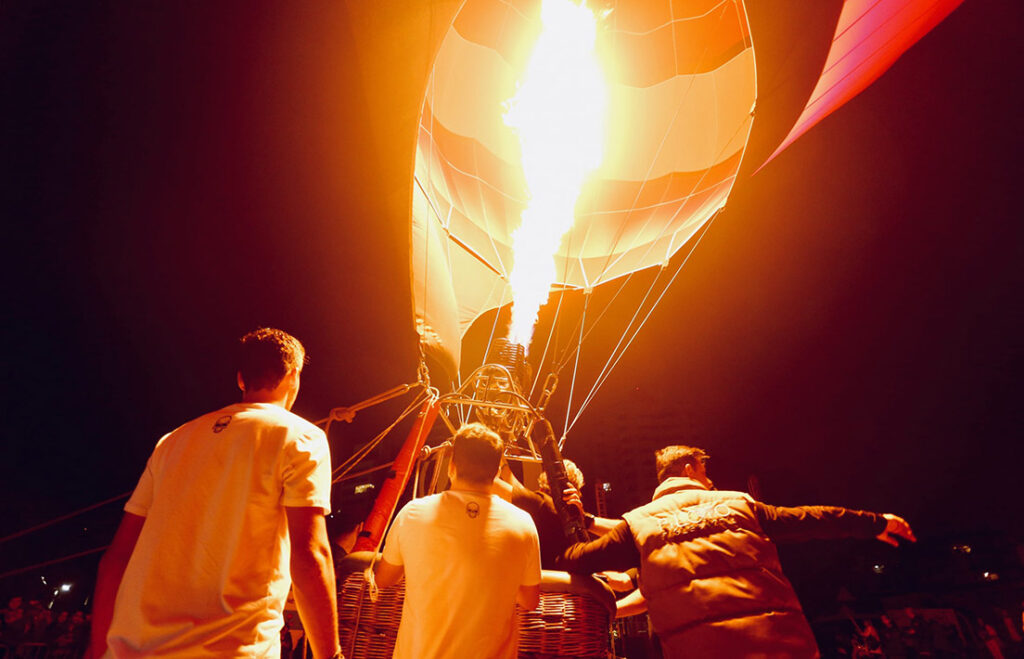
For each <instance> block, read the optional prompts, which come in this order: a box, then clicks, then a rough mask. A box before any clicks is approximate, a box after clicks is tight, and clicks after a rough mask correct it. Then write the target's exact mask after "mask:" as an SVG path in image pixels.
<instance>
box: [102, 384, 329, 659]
mask: <svg viewBox="0 0 1024 659" xmlns="http://www.w3.org/2000/svg"><path fill="white" fill-rule="evenodd" d="M329 492H330V457H329V454H328V448H327V441H326V438H325V437H324V435H323V432H322V431H321V430H319V429H318V428H316V427H315V426H313V425H312V424H310V423H308V422H306V421H304V420H302V419H301V418H299V417H297V416H295V415H293V414H291V413H290V412H287V411H286V410H284V409H283V408H281V407H279V406H276V405H272V404H266V403H239V404H236V405H231V406H228V407H226V408H223V409H221V410H218V411H216V412H211V413H210V414H206V415H204V416H201V417H199V418H198V419H195V420H194V421H191V422H189V423H187V424H185V425H184V426H181V427H180V428H178V429H177V430H175V431H174V432H172V433H170V434H169V435H167V436H165V437H164V438H163V439H162V440H161V441H160V443H159V444H158V445H157V447H156V449H155V450H154V451H153V455H152V456H151V457H150V460H149V463H148V464H147V466H146V470H145V472H144V473H143V476H142V478H141V479H140V480H139V485H138V486H137V488H136V490H135V493H134V494H133V495H132V498H131V499H130V500H129V502H128V504H127V505H126V506H125V510H126V511H127V512H129V513H132V514H135V515H140V516H143V517H145V518H146V520H145V524H144V525H143V528H142V532H141V534H140V535H139V539H138V543H137V545H136V547H135V550H134V552H133V553H132V557H131V560H130V561H129V563H128V567H127V568H126V570H125V573H124V577H123V580H122V582H121V586H120V588H119V590H118V595H117V604H116V607H115V611H114V618H113V622H112V624H111V628H110V633H109V635H108V639H109V643H110V650H111V651H112V652H113V653H114V654H115V655H116V656H119V657H120V656H139V655H142V654H146V655H154V654H155V655H158V656H189V657H201V656H217V657H230V656H276V653H277V652H278V648H279V646H278V642H279V641H278V631H279V629H280V626H281V608H282V606H283V604H284V599H285V597H286V596H287V592H288V588H289V583H290V580H289V576H288V574H289V565H288V556H289V549H288V547H289V546H288V524H287V517H286V514H285V508H284V506H297V507H300V506H317V507H321V508H323V509H324V510H325V512H329V509H330V501H329V499H328V497H329Z"/></svg>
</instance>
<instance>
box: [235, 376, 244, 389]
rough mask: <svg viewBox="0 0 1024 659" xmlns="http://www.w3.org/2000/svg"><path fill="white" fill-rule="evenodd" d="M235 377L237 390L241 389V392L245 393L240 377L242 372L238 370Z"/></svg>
mask: <svg viewBox="0 0 1024 659" xmlns="http://www.w3.org/2000/svg"><path fill="white" fill-rule="evenodd" d="M235 378H236V379H237V381H238V388H239V390H241V392H242V393H243V394H244V393H245V381H244V380H243V379H242V372H241V371H238V373H236V374H235Z"/></svg>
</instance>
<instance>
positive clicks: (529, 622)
mask: <svg viewBox="0 0 1024 659" xmlns="http://www.w3.org/2000/svg"><path fill="white" fill-rule="evenodd" d="M371 557H372V554H370V553H369V552H360V553H357V554H350V555H349V556H346V557H345V559H343V561H342V562H341V563H340V564H339V566H338V578H339V580H340V582H341V590H340V592H339V594H338V629H339V635H340V637H341V649H342V652H343V653H344V654H345V657H347V658H348V659H390V657H391V655H392V652H393V651H394V647H395V638H396V637H397V636H398V625H399V623H400V622H401V620H402V602H403V600H404V598H405V582H404V581H403V582H401V583H399V584H398V585H397V586H394V587H391V588H384V589H381V591H380V595H379V597H378V598H377V601H376V602H371V601H370V596H369V592H368V591H369V589H368V587H367V584H366V581H365V580H364V579H363V574H362V573H363V570H364V569H365V568H366V566H367V565H369V563H370V559H371ZM614 615H615V597H614V596H613V595H612V593H611V592H610V591H609V590H608V588H607V587H606V586H604V584H602V583H600V582H599V581H597V580H595V579H593V578H592V577H588V576H581V575H569V574H566V573H565V572H549V571H545V572H544V580H543V582H542V584H541V595H540V604H539V605H538V606H537V608H536V609H534V610H533V611H521V610H520V611H519V656H520V657H521V658H523V659H562V658H565V659H568V658H570V657H572V658H576V657H589V658H593V659H605V658H606V657H608V656H609V655H610V653H611V635H610V628H611V622H612V620H613V618H614Z"/></svg>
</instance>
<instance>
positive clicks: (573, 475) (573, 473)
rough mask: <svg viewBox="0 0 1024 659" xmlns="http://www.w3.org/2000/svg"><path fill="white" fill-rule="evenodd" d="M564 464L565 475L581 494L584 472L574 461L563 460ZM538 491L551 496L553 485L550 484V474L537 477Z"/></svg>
mask: <svg viewBox="0 0 1024 659" xmlns="http://www.w3.org/2000/svg"><path fill="white" fill-rule="evenodd" d="M562 463H563V464H564V465H565V475H566V476H568V477H569V482H570V483H572V484H573V487H575V488H576V489H577V490H579V491H580V492H582V491H583V485H584V481H583V472H582V471H580V468H579V467H577V466H576V463H575V462H573V461H572V460H568V459H565V458H563V459H562ZM537 489H538V490H540V491H541V492H544V493H545V494H551V484H550V483H548V472H546V471H542V472H540V476H537Z"/></svg>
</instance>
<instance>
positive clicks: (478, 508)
mask: <svg viewBox="0 0 1024 659" xmlns="http://www.w3.org/2000/svg"><path fill="white" fill-rule="evenodd" d="M384 560H385V561H387V562H388V563H391V564H392V565H404V567H405V604H404V606H403V608H402V624H401V625H400V626H399V628H398V640H397V641H396V644H395V654H394V656H395V657H396V659H442V658H451V659H466V657H473V658H474V659H515V657H516V650H517V647H518V640H519V628H518V622H517V620H516V610H515V602H516V595H517V594H518V592H519V587H520V586H532V585H535V584H539V583H540V544H539V543H538V541H537V529H536V527H535V526H534V525H533V520H532V519H530V516H529V515H528V514H527V513H526V512H524V511H522V510H520V509H519V508H516V507H515V506H513V505H512V504H510V503H508V502H507V501H504V500H503V499H501V498H499V497H498V496H496V495H486V494H477V493H474V492H466V491H462V490H456V491H453V490H449V491H447V492H442V493H441V494H435V495H432V496H429V497H423V498H421V499H415V500H413V501H410V502H409V503H408V504H406V505H405V507H404V508H402V510H401V511H400V512H399V513H398V515H397V516H396V517H395V523H394V525H393V526H392V527H391V531H390V532H389V533H388V536H387V540H386V541H385V544H384Z"/></svg>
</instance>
